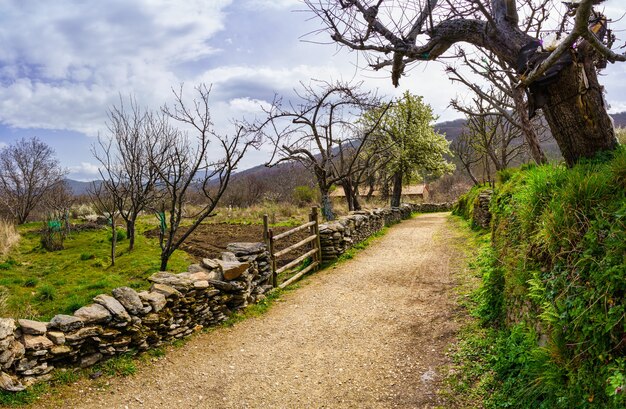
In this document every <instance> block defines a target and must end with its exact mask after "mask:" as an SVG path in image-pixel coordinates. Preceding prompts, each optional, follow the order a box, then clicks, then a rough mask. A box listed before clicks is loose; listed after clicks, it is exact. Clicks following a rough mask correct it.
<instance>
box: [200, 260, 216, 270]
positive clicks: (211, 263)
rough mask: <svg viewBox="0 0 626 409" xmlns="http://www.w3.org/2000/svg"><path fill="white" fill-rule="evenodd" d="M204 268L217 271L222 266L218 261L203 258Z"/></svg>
mask: <svg viewBox="0 0 626 409" xmlns="http://www.w3.org/2000/svg"><path fill="white" fill-rule="evenodd" d="M202 266H203V267H204V268H207V269H209V270H215V269H219V268H220V265H219V263H218V262H217V261H216V260H213V259H211V258H203V259H202Z"/></svg>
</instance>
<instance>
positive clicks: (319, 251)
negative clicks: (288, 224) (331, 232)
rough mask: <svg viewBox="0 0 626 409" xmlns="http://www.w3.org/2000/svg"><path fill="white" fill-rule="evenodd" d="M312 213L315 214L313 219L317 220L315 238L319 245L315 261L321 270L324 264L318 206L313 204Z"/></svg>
mask: <svg viewBox="0 0 626 409" xmlns="http://www.w3.org/2000/svg"><path fill="white" fill-rule="evenodd" d="M311 215H312V216H313V221H314V222H315V226H313V227H314V229H315V230H314V233H315V235H316V236H317V239H316V240H315V244H316V245H317V253H316V254H315V256H316V257H315V261H317V262H318V266H317V269H318V270H319V268H320V266H321V265H322V244H321V241H320V222H319V212H318V211H317V206H313V208H312V209H311Z"/></svg>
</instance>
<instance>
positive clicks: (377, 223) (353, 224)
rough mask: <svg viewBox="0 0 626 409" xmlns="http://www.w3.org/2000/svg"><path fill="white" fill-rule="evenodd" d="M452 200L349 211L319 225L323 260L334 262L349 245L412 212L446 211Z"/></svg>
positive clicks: (449, 207)
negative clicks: (345, 214)
mask: <svg viewBox="0 0 626 409" xmlns="http://www.w3.org/2000/svg"><path fill="white" fill-rule="evenodd" d="M452 206H453V203H419V204H409V203H406V204H402V205H400V207H392V208H385V209H374V210H363V211H356V212H351V213H350V214H349V215H347V216H343V217H340V218H339V219H337V220H335V221H332V222H329V223H324V224H321V225H320V242H321V246H322V261H333V260H335V259H336V258H337V257H339V256H341V255H342V254H343V253H345V252H346V250H348V249H349V248H350V247H352V246H354V245H355V244H357V243H359V242H362V241H363V240H365V239H367V238H368V237H370V236H371V235H372V234H374V233H376V232H377V231H379V230H380V229H382V228H383V227H385V226H389V225H392V224H394V223H397V222H399V221H401V220H403V219H406V218H408V217H409V216H410V215H411V213H414V212H420V213H431V212H447V211H450V210H451V209H452Z"/></svg>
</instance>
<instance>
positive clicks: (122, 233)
mask: <svg viewBox="0 0 626 409" xmlns="http://www.w3.org/2000/svg"><path fill="white" fill-rule="evenodd" d="M116 232H117V242H118V243H119V242H120V241H122V240H125V239H126V230H122V229H116ZM109 241H113V235H112V234H111V233H109Z"/></svg>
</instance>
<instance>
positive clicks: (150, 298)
mask: <svg viewBox="0 0 626 409" xmlns="http://www.w3.org/2000/svg"><path fill="white" fill-rule="evenodd" d="M139 297H140V298H141V299H142V300H144V301H145V302H147V303H148V304H150V306H151V307H152V310H153V311H154V312H159V311H161V310H162V309H163V307H165V304H167V299H166V298H165V295H164V294H162V293H160V292H148V291H142V292H140V293H139Z"/></svg>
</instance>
